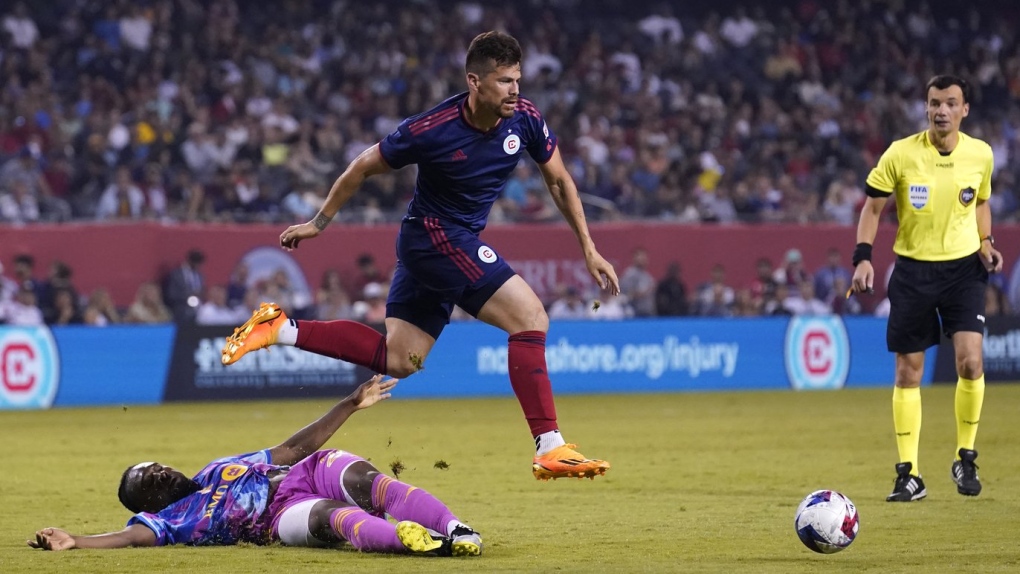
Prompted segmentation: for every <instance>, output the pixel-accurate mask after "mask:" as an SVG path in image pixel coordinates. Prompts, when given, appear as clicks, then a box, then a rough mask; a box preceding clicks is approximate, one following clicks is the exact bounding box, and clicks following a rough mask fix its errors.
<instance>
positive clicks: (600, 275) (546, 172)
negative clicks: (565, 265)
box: [538, 148, 620, 295]
mask: <svg viewBox="0 0 1020 574" xmlns="http://www.w3.org/2000/svg"><path fill="white" fill-rule="evenodd" d="M538 168H539V170H541V172H542V178H543V179H545V185H546V187H547V188H549V194H550V195H552V198H553V202H554V203H556V207H557V208H558V209H559V210H560V213H562V214H563V217H564V218H565V219H566V220H567V223H569V224H570V228H571V229H573V230H574V235H575V236H576V237H577V240H578V242H579V243H580V244H581V251H582V252H583V253H584V263H585V265H586V266H587V267H588V273H590V274H591V276H592V277H594V278H595V282H596V283H598V284H599V287H601V288H603V289H605V288H607V287H609V288H610V289H611V292H612V293H613V295H619V294H620V280H619V279H618V278H617V277H616V270H615V269H613V265H612V264H611V263H609V262H608V261H606V259H605V258H604V257H602V255H601V254H599V252H598V250H597V249H595V242H594V241H592V238H591V234H590V233H589V232H588V222H587V220H586V219H585V218H584V206H583V205H581V198H580V197H579V196H578V194H577V186H576V185H575V184H574V178H572V177H570V172H569V171H567V166H565V165H563V158H562V157H560V150H559V148H556V149H554V150H553V154H552V157H550V158H549V161H547V162H545V163H542V164H539V165H538Z"/></svg>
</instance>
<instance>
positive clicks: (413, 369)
mask: <svg viewBox="0 0 1020 574" xmlns="http://www.w3.org/2000/svg"><path fill="white" fill-rule="evenodd" d="M422 361H424V359H421V360H420V361H412V360H411V359H410V357H390V358H388V359H387V361H386V374H387V375H389V376H391V377H393V378H394V379H406V378H407V377H410V376H411V375H413V374H415V373H417V372H418V371H420V370H421V369H422V368H423V367H424V364H423V362H422Z"/></svg>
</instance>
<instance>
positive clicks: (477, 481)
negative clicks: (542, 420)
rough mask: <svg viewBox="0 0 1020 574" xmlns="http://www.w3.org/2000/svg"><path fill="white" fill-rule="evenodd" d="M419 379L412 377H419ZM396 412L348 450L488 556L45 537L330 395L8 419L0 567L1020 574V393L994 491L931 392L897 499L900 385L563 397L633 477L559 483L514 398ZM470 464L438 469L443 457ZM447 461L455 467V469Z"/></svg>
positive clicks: (111, 513)
mask: <svg viewBox="0 0 1020 574" xmlns="http://www.w3.org/2000/svg"><path fill="white" fill-rule="evenodd" d="M402 384H404V385H408V384H413V380H411V381H406V382H404V383H402ZM396 391H397V397H398V398H396V399H394V400H391V401H389V402H386V403H383V404H381V405H378V406H376V407H374V408H372V409H369V410H368V411H363V412H361V413H358V414H356V415H355V417H354V418H353V419H352V420H351V421H349V422H348V424H347V426H345V427H344V428H342V429H341V430H340V432H339V433H337V436H335V437H334V438H333V440H332V441H330V443H329V444H328V445H327V446H330V447H336V448H344V449H347V450H351V451H353V452H356V453H358V454H361V455H362V456H365V457H367V458H370V459H371V460H372V461H373V462H375V463H376V465H377V466H379V467H380V468H382V469H388V468H389V467H390V465H391V464H392V463H393V462H394V461H398V460H399V461H400V462H401V463H402V464H403V465H404V466H405V467H406V470H405V471H404V472H403V473H402V474H401V478H402V479H404V480H406V481H408V482H410V483H412V484H415V485H417V486H420V487H423V488H426V489H427V490H430V491H431V492H432V493H434V494H436V495H437V496H439V497H440V498H441V499H443V500H444V501H445V502H447V504H449V506H450V507H451V508H452V509H453V510H454V512H456V513H457V514H459V515H460V517H461V518H462V519H464V520H465V521H467V522H468V523H470V524H471V525H473V526H474V527H475V528H477V529H478V530H480V531H481V532H482V533H483V535H484V539H485V543H486V546H485V553H484V554H483V555H482V556H481V557H479V558H475V559H438V558H414V557H407V556H380V555H369V554H360V553H357V552H354V551H347V550H340V551H337V550H312V549H299V548H285V547H282V546H279V545H273V546H269V547H254V546H241V547H230V548H186V547H176V548H144V549H127V550H107V551H83V550H75V551H72V552H64V553H51V552H42V551H38V550H32V549H30V548H28V547H27V546H26V545H25V540H26V539H27V538H28V537H29V536H30V535H31V534H32V533H33V532H34V531H35V530H36V529H37V528H40V527H43V526H61V527H65V528H67V529H69V530H71V531H72V532H76V533H97V532H102V531H107V530H116V529H119V528H121V527H122V526H123V524H124V522H125V521H126V520H127V518H128V513H127V511H126V510H124V509H123V508H121V507H120V505H119V503H118V502H117V498H116V486H117V480H118V479H119V475H120V472H121V471H122V470H123V469H124V468H125V467H126V466H127V465H128V464H132V463H135V462H139V461H142V460H153V459H155V460H158V461H160V462H164V463H167V464H172V465H174V466H176V467H178V468H180V469H182V470H184V471H185V472H195V471H197V470H198V469H199V468H201V467H202V466H203V465H204V464H205V463H206V462H207V461H209V460H210V459H212V458H215V457H218V456H223V455H227V454H233V453H237V452H243V451H250V450H256V449H258V448H262V447H265V446H270V445H274V444H277V443H278V442H280V441H281V440H282V439H284V438H286V437H287V436H289V435H290V433H291V432H293V431H294V430H296V429H297V428H299V427H300V426H302V425H304V424H306V423H307V422H309V421H311V420H313V419H314V418H316V417H317V416H318V415H319V414H320V413H321V412H323V411H324V410H325V409H326V408H327V407H328V406H329V403H328V402H323V401H315V402H313V401H304V402H296V401H294V402H286V401H284V402H275V403H274V402H250V403H231V404H225V403H221V404H177V405H172V406H160V407H128V408H126V409H125V408H121V407H116V408H96V409H74V410H71V409H61V410H53V411H48V412H2V413H0V429H3V431H2V434H0V436H2V437H3V452H4V453H5V456H4V460H5V462H6V468H7V471H6V472H5V473H4V474H5V476H4V479H3V481H2V482H0V501H2V508H3V509H4V512H3V518H2V519H0V572H4V573H22V572H101V573H103V574H114V573H118V572H187V573H189V574H198V573H206V572H209V573H213V572H215V573H222V572H245V573H248V572H301V573H308V574H311V573H318V572H330V573H332V572H338V571H357V572H387V573H391V572H400V571H415V572H419V571H420V572H540V571H545V572H593V571H594V572H606V573H609V572H776V573H795V572H883V573H886V572H924V573H928V572H982V573H984V572H1015V571H1017V570H1018V569H1020V553H1018V552H1017V550H1016V548H1017V544H1016V542H1017V535H1018V534H1020V522H1018V519H1017V516H1018V515H1020V484H1018V482H1020V479H1018V477H1020V452H1018V449H1017V448H1016V446H1015V440H1016V437H1017V436H1018V435H1020V417H1017V416H1016V412H1017V405H1020V385H995V386H993V385H990V386H989V387H988V392H987V394H986V401H985V409H984V413H983V417H982V418H983V421H982V424H981V432H980V434H979V438H978V445H977V446H978V449H979V451H980V452H981V457H980V458H979V460H978V463H979V465H981V471H980V474H981V477H982V479H983V482H984V486H985V490H984V492H983V493H982V495H981V496H979V497H976V498H965V497H962V496H960V495H958V494H957V493H956V488H955V486H954V485H953V484H952V482H951V481H950V479H949V465H950V462H951V460H952V454H953V450H954V445H955V424H954V422H953V390H952V388H948V387H938V388H929V389H925V390H924V393H923V400H924V409H925V410H924V427H923V432H922V435H921V460H920V468H921V471H922V473H923V474H924V476H925V479H926V481H927V486H928V498H927V499H926V500H924V501H921V502H918V503H912V504H889V503H886V502H885V496H886V494H888V492H889V490H890V488H891V487H892V482H893V478H894V476H893V464H894V463H895V462H896V451H895V443H894V440H893V436H892V430H891V427H892V421H891V405H890V403H891V390H889V389H876V390H844V391H840V392H814V393H792V392H768V393H764V392H758V393H741V394H736V393H718V394H661V395H658V394H657V395H611V396H610V395H605V396H590V397H577V396H569V397H568V396H563V397H560V398H559V399H558V403H559V404H558V406H559V415H560V422H561V424H562V425H563V430H564V433H565V435H566V436H567V438H568V439H569V440H572V441H575V442H578V443H580V445H581V446H582V452H584V453H586V454H588V455H589V456H597V457H600V458H606V459H608V460H610V461H611V462H612V464H613V469H612V470H611V471H610V472H609V474H608V475H607V476H605V477H603V478H599V479H597V480H595V481H588V480H584V481H577V480H573V481H566V480H559V481H556V482H548V483H540V482H537V481H535V480H534V479H533V478H532V477H531V472H530V464H529V463H530V457H531V451H532V443H531V440H530V438H529V436H528V433H527V427H526V426H525V424H524V421H523V419H522V418H521V415H520V411H519V407H518V405H517V403H516V402H515V401H514V400H513V399H498V400H497V399H487V400H460V401H439V400H431V401H410V400H406V401H402V400H400V399H399V391H400V388H399V386H398V387H397V389H396ZM440 461H443V462H446V463H447V464H448V465H449V468H447V469H445V470H441V469H438V468H436V463H437V462H440ZM440 466H442V465H440ZM819 488H831V489H835V490H839V491H841V492H843V493H845V494H846V495H848V496H849V497H850V498H851V499H852V500H853V501H854V502H855V503H856V504H857V507H858V509H859V512H860V517H861V531H860V534H859V536H858V538H857V541H856V542H855V543H854V544H853V546H851V547H850V548H849V549H847V550H846V551H844V552H842V553H839V554H835V555H830V556H823V555H819V554H814V553H812V552H810V551H809V550H807V549H806V548H804V547H803V546H802V545H801V543H800V541H799V540H798V539H797V537H796V534H795V533H794V531H793V512H794V508H795V507H796V505H797V504H798V503H799V502H800V500H801V498H802V497H803V496H805V495H806V494H807V493H808V492H810V491H812V490H816V489H819Z"/></svg>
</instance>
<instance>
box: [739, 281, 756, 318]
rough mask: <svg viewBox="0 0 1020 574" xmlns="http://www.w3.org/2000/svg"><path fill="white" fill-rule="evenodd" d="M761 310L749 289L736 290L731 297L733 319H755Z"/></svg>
mask: <svg viewBox="0 0 1020 574" xmlns="http://www.w3.org/2000/svg"><path fill="white" fill-rule="evenodd" d="M758 315H761V308H760V307H759V306H758V304H757V302H756V301H755V298H754V295H752V294H751V290H750V289H749V288H744V289H737V291H736V292H735V293H734V296H733V315H732V316H733V317H757V316H758Z"/></svg>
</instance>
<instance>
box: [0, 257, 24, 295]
mask: <svg viewBox="0 0 1020 574" xmlns="http://www.w3.org/2000/svg"><path fill="white" fill-rule="evenodd" d="M19 289H21V285H19V284H18V282H17V281H16V280H15V279H11V278H9V277H7V276H6V275H4V264H3V262H2V261H0V303H3V302H5V301H10V300H11V299H14V295H15V294H17V292H18V290H19Z"/></svg>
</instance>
